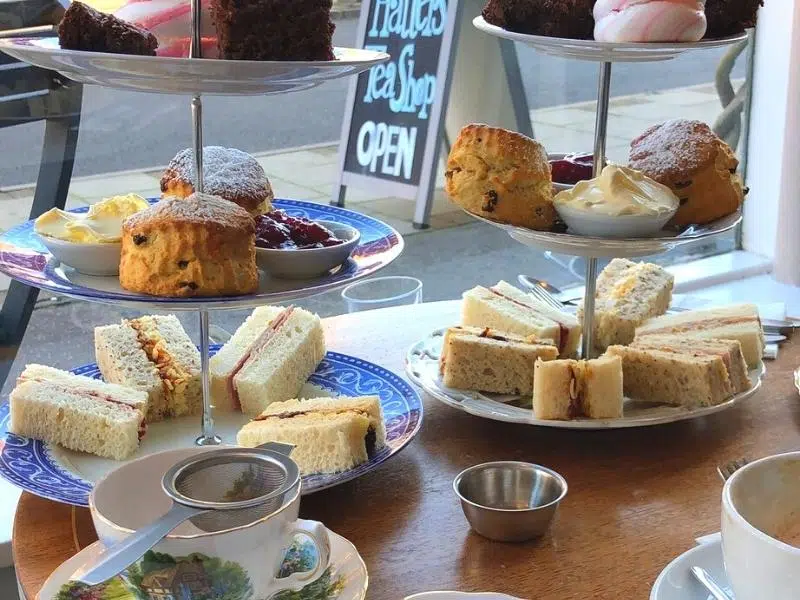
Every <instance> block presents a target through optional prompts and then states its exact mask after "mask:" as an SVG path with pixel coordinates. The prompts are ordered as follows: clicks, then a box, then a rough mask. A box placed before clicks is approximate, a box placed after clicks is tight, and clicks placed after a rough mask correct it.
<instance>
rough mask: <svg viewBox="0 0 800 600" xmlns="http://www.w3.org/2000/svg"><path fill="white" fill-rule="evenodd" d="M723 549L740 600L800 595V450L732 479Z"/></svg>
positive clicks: (726, 494) (725, 495) (725, 500)
mask: <svg viewBox="0 0 800 600" xmlns="http://www.w3.org/2000/svg"><path fill="white" fill-rule="evenodd" d="M722 551H723V554H724V557H725V570H726V572H727V574H728V579H729V580H730V583H731V587H732V588H733V591H734V595H735V596H736V600H766V599H769V600H797V598H800V452H792V453H789V454H778V455H776V456H770V457H768V458H764V459H761V460H758V461H756V462H753V463H750V464H749V465H747V466H745V467H743V468H741V469H740V470H738V471H736V473H734V474H733V476H732V477H731V478H730V479H728V481H727V483H726V484H725V487H724V489H723V491H722Z"/></svg>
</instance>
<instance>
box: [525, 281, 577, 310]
mask: <svg viewBox="0 0 800 600" xmlns="http://www.w3.org/2000/svg"><path fill="white" fill-rule="evenodd" d="M522 277H523V276H522V275H520V276H519V279H520V282H521V281H522ZM524 285H525V287H526V288H527V289H528V293H529V294H531V295H532V296H533V297H534V298H536V299H537V300H538V301H539V302H542V303H543V304H546V305H547V306H549V307H551V308H554V309H556V310H558V311H562V312H563V311H564V310H565V309H566V305H565V304H564V303H563V302H561V301H560V300H559V299H558V298H556V297H555V296H554V295H553V294H551V293H550V292H549V291H548V290H546V289H545V288H544V287H542V286H541V285H536V284H531V283H528V282H526V283H525V284H524Z"/></svg>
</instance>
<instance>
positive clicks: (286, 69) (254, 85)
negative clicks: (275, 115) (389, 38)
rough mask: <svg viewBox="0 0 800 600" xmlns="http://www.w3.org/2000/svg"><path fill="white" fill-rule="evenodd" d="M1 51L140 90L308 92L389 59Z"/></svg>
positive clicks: (47, 45)
mask: <svg viewBox="0 0 800 600" xmlns="http://www.w3.org/2000/svg"><path fill="white" fill-rule="evenodd" d="M0 50H2V51H3V52H5V53H6V54H8V55H10V56H12V57H14V58H16V59H17V60H21V61H23V62H26V63H29V64H32V65H34V66H37V67H41V68H43V69H49V70H51V71H58V72H59V73H61V74H62V75H64V76H65V77H68V78H69V79H72V80H73V81H78V82H80V83H93V84H97V85H102V86H105V87H111V88H116V89H121V90H133V91H138V92H158V93H164V94H200V93H202V94H215V95H221V96H243V95H252V94H258V95H260V96H261V95H269V94H284V93H286V92H292V91H298V90H306V89H309V88H313V87H316V86H318V85H320V84H321V83H323V82H324V81H327V80H329V79H338V78H339V77H347V76H348V75H355V74H357V73H360V72H361V71H365V70H366V69H369V68H370V67H372V66H373V65H377V64H380V63H382V62H385V61H387V60H389V55H388V54H386V53H385V52H375V51H373V50H360V49H357V48H334V55H335V56H336V59H335V60H328V61H325V60H320V61H258V60H221V59H202V58H201V59H196V58H195V59H192V58H174V57H168V56H136V55H129V54H111V53H106V52H86V51H83V50H62V49H61V46H60V45H59V42H58V38H57V37H47V38H35V37H30V38H28V37H20V38H10V39H6V40H0Z"/></svg>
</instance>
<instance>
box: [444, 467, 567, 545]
mask: <svg viewBox="0 0 800 600" xmlns="http://www.w3.org/2000/svg"><path fill="white" fill-rule="evenodd" d="M453 489H454V490H455V492H456V495H457V496H458V497H459V498H460V499H461V508H462V509H463V510H464V516H466V517H467V521H469V524H470V526H471V527H472V529H474V530H475V532H477V533H479V534H480V535H482V536H484V537H486V538H489V539H490V540H496V541H498V542H524V541H526V540H530V539H533V538H536V537H539V536H541V535H543V534H544V533H545V532H546V531H547V529H548V527H549V526H550V523H551V522H552V521H553V517H554V516H555V514H556V510H557V509H558V504H559V503H560V502H561V500H563V499H564V496H566V495H567V480H566V479H564V478H563V477H562V476H561V475H559V474H558V473H556V472H555V471H552V470H551V469H547V468H545V467H541V466H539V465H534V464H531V463H525V462H517V461H498V462H488V463H483V464H481V465H475V466H474V467H470V468H469V469H466V470H464V471H462V472H461V473H459V474H458V476H457V477H456V478H455V481H454V482H453Z"/></svg>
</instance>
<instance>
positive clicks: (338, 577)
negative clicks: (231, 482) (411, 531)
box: [37, 529, 500, 600]
mask: <svg viewBox="0 0 800 600" xmlns="http://www.w3.org/2000/svg"><path fill="white" fill-rule="evenodd" d="M328 537H329V538H330V541H331V554H330V566H329V567H328V572H327V573H326V575H324V576H323V578H321V580H320V581H318V582H317V583H313V584H309V586H307V588H308V590H305V589H304V591H301V592H299V593H298V596H299V597H303V598H312V599H313V600H334V599H335V600H364V598H365V597H366V595H367V585H368V583H369V577H368V575H367V567H366V565H365V564H364V561H363V560H362V558H361V556H360V555H359V554H358V550H356V547H355V546H354V545H353V544H352V543H350V541H348V540H347V539H345V538H343V537H342V536H340V535H338V534H336V533H334V532H333V531H331V530H330V529H328ZM296 539H298V540H299V539H301V538H296ZM296 549H297V550H299V558H300V559H301V560H302V559H304V558H305V554H304V552H305V551H306V550H307V547H304V546H298V547H297V548H296ZM104 550H105V546H103V544H102V542H95V543H94V544H92V545H91V546H87V547H86V548H84V549H83V550H81V551H80V552H78V553H77V554H76V555H75V556H73V557H72V558H70V559H69V560H67V561H66V562H64V563H63V564H61V566H59V567H58V568H57V569H56V570H55V571H53V573H52V574H51V575H50V577H49V578H48V579H47V581H45V583H44V585H43V586H42V589H41V591H40V592H39V595H38V596H37V598H38V600H57V599H58V598H59V597H61V596H59V592H61V591H62V587H63V586H65V585H67V584H68V583H69V578H70V576H71V575H72V574H73V573H74V572H75V571H77V570H78V568H79V567H80V566H82V565H84V564H85V563H87V562H89V561H90V560H92V559H94V558H95V557H96V556H97V555H99V554H100V553H101V552H103V551H104ZM294 550H295V548H293V551H294ZM297 556H298V552H296V551H295V552H293V554H292V559H294V560H295V561H296V558H297ZM284 564H285V565H286V566H289V567H290V568H291V565H290V564H288V563H284ZM111 581H112V582H114V583H113V584H111V585H109V586H108V588H107V590H104V591H102V592H100V593H99V594H98V595H97V596H96V597H97V598H98V600H137V599H138V598H141V597H142V596H141V595H134V593H133V592H127V591H126V590H125V588H124V587H123V584H122V580H121V579H120V578H114V579H113V580H111ZM67 589H69V588H67ZM292 597H294V595H292ZM499 599H500V597H498V600H499Z"/></svg>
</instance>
